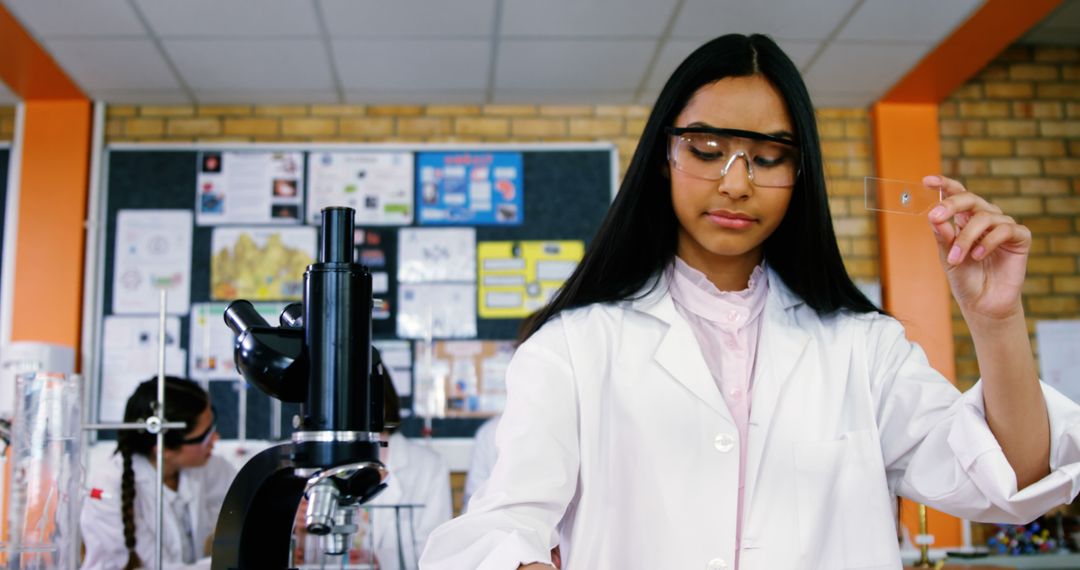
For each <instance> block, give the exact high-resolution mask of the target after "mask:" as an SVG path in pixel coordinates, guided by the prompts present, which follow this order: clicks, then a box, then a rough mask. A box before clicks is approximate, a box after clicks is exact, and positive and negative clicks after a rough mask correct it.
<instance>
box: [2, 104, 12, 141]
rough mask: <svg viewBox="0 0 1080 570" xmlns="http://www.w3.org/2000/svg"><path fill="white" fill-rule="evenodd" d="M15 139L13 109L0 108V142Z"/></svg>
mask: <svg viewBox="0 0 1080 570" xmlns="http://www.w3.org/2000/svg"><path fill="white" fill-rule="evenodd" d="M14 137H15V107H4V106H0V141H5V142H7V141H11V139H12V138H14Z"/></svg>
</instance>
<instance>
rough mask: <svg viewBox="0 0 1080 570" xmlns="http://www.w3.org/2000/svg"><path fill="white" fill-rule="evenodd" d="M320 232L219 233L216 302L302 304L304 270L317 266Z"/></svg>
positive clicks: (214, 263)
mask: <svg viewBox="0 0 1080 570" xmlns="http://www.w3.org/2000/svg"><path fill="white" fill-rule="evenodd" d="M315 234H316V230H315V228H313V227H310V226H304V227H298V228H273V227H261V228H260V227H249V228H214V235H213V238H211V242H210V243H211V248H212V249H211V251H212V253H213V257H212V259H211V260H210V298H211V299H213V300H215V301H232V300H234V299H247V300H249V301H299V300H301V299H302V298H303V295H304V271H305V270H306V269H307V266H308V265H311V264H312V263H314V262H315V247H316V243H315V237H316V236H315Z"/></svg>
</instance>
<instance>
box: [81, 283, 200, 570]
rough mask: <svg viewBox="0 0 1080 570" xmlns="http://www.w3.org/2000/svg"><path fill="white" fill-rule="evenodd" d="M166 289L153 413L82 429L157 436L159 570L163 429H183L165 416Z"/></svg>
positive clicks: (160, 319)
mask: <svg viewBox="0 0 1080 570" xmlns="http://www.w3.org/2000/svg"><path fill="white" fill-rule="evenodd" d="M165 301H166V293H165V290H164V289H162V290H161V298H160V301H159V303H160V307H159V309H158V373H157V401H156V402H154V414H153V415H152V416H150V417H148V418H146V420H145V421H142V422H120V423H98V424H85V425H83V429H84V430H88V431H99V430H105V429H107V430H117V431H128V430H146V432H147V433H150V434H153V435H156V436H157V457H156V460H157V462H156V463H155V465H156V466H157V542H156V544H155V545H154V560H156V561H157V566H155V568H157V569H158V570H161V564H162V559H161V527H162V523H163V522H164V516H163V507H164V504H165V494H164V489H163V487H164V486H165V475H164V471H162V469H161V463H162V462H163V461H164V448H165V440H164V437H165V430H169V429H185V428H186V427H187V424H185V423H184V422H170V421H167V420H166V419H165Z"/></svg>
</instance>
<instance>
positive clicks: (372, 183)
mask: <svg viewBox="0 0 1080 570" xmlns="http://www.w3.org/2000/svg"><path fill="white" fill-rule="evenodd" d="M308 176H309V184H308V208H307V210H308V223H310V224H315V225H318V224H319V223H320V222H321V219H322V218H321V216H322V210H323V208H326V207H329V206H345V207H349V208H352V209H353V210H355V211H356V225H358V226H361V225H368V226H404V225H408V224H410V223H412V220H413V189H412V184H413V155H412V153H411V152H313V153H311V154H309V155H308Z"/></svg>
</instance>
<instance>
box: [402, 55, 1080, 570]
mask: <svg viewBox="0 0 1080 570" xmlns="http://www.w3.org/2000/svg"><path fill="white" fill-rule="evenodd" d="M924 183H926V184H928V185H933V186H940V187H941V188H942V189H943V190H944V192H945V194H946V195H947V197H946V198H945V199H944V200H943V202H942V204H941V205H940V207H937V208H935V209H934V210H933V211H932V212H931V213H930V217H929V220H928V221H929V224H930V228H929V229H932V230H933V231H934V232H935V234H936V235H937V240H938V244H939V249H940V251H941V262H942V264H943V265H944V267H945V269H946V271H947V273H948V277H949V282H950V285H951V288H952V292H953V295H954V296H955V298H956V300H957V302H958V303H959V306H960V308H961V311H962V312H963V315H964V318H965V319H966V321H967V323H968V326H969V328H970V329H971V333H972V337H973V339H974V341H975V346H976V351H977V353H978V357H979V364H980V368H981V371H982V374H983V378H982V380H981V382H980V383H979V384H978V385H976V386H975V387H974V388H973V389H971V390H969V391H968V392H967V393H965V394H963V395H961V394H960V393H959V392H957V390H956V389H955V388H954V387H953V386H952V385H951V384H950V383H949V382H948V381H947V380H946V379H945V378H943V377H942V376H941V375H940V374H938V373H937V372H936V371H935V370H934V369H933V368H931V367H930V365H929V364H928V363H927V360H926V357H925V355H924V354H923V352H922V350H921V349H919V348H918V347H917V346H916V345H914V344H912V343H910V342H909V341H907V340H906V339H905V337H904V330H903V327H902V326H901V325H900V324H899V323H898V322H897V321H895V320H894V319H892V318H890V317H888V316H886V315H884V314H881V313H880V312H878V311H876V310H875V308H874V307H873V306H872V305H871V304H870V303H869V302H868V301H867V300H866V298H865V297H864V296H863V295H861V294H860V293H859V291H858V289H856V287H855V286H854V285H853V284H852V282H851V280H850V278H849V277H848V275H847V274H846V273H845V270H844V266H843V263H842V261H841V257H840V253H839V251H838V248H837V245H836V239H835V235H834V233H833V229H832V224H831V221H830V215H829V209H828V203H827V200H826V189H825V183H824V176H823V169H822V159H821V151H820V148H819V142H818V134H817V128H816V125H815V122H814V109H813V107H812V106H811V102H810V98H809V96H808V94H807V91H806V87H805V85H804V84H803V82H802V79H801V78H800V76H799V73H798V71H797V69H796V68H795V66H794V65H793V64H792V62H791V61H790V60H789V59H788V58H787V56H785V55H784V54H783V52H782V51H781V50H780V49H779V48H778V47H777V46H776V44H775V43H773V42H772V41H771V40H769V39H768V38H766V37H764V36H760V35H754V36H749V37H746V36H741V35H729V36H724V37H721V38H718V39H716V40H713V41H711V42H709V43H707V44H705V45H704V46H702V47H700V48H699V49H698V50H696V51H695V52H694V53H693V54H691V55H690V56H689V57H688V58H687V59H686V61H684V62H683V63H682V64H681V65H680V66H679V68H678V69H676V71H675V72H674V74H673V75H672V77H671V78H670V79H669V80H668V82H667V84H666V85H665V86H664V89H663V91H662V92H661V94H660V96H659V99H658V101H657V103H656V106H655V107H654V109H653V111H652V114H651V115H650V117H649V119H648V122H647V124H646V127H645V129H644V132H643V134H642V137H641V142H640V144H639V146H638V148H637V151H636V153H635V154H634V158H633V160H632V161H631V163H630V166H629V169H628V170H627V173H626V176H625V179H624V181H623V184H622V187H621V189H620V191H619V194H618V196H617V197H616V199H615V202H614V204H613V205H612V208H611V210H610V212H609V214H608V216H607V218H606V220H605V221H604V223H603V225H602V227H601V229H600V231H599V234H598V235H597V237H596V238H595V240H594V241H593V243H592V244H591V245H590V248H589V250H588V252H587V253H586V255H585V258H584V259H583V260H582V263H581V264H580V265H579V267H578V268H577V270H576V271H575V273H574V274H573V276H572V277H571V278H570V279H569V281H568V282H567V283H566V285H565V286H564V287H563V289H562V290H561V292H560V293H559V294H558V295H557V296H556V298H555V299H554V300H553V301H552V302H551V304H550V305H549V306H547V307H546V308H545V309H543V310H542V311H540V312H539V313H538V314H537V315H536V316H535V318H534V319H533V320H532V322H531V323H529V326H528V327H527V328H526V330H525V335H524V336H525V337H526V338H527V340H525V342H524V343H523V344H522V345H521V346H520V348H519V349H518V351H517V354H516V355H515V358H514V360H513V362H512V363H511V365H510V369H509V370H508V372H507V385H508V386H507V389H508V400H507V405H506V411H505V413H504V414H503V417H502V420H501V422H500V424H499V428H498V432H497V436H496V442H497V446H498V460H497V461H496V464H495V468H494V470H493V472H492V475H491V478H490V479H489V481H488V482H487V484H486V485H484V486H483V487H481V489H480V490H479V491H478V493H477V494H476V496H474V497H473V499H472V502H471V503H470V505H469V510H468V512H467V513H466V514H465V515H464V516H462V517H460V518H458V519H456V520H453V521H451V522H449V523H447V524H446V525H443V526H442V527H440V528H439V529H438V530H436V531H435V532H434V533H433V534H432V536H431V539H430V540H429V542H428V547H427V549H426V551H425V552H424V555H423V558H422V561H421V567H423V568H425V570H442V569H451V568H453V569H458V568H483V569H485V570H489V569H490V570H513V569H515V568H518V567H519V566H522V567H525V568H550V567H551V566H552V565H557V564H558V563H559V562H560V560H561V562H562V563H564V564H565V567H566V568H570V569H583V568H613V569H614V568H650V569H651V568H680V569H681V568H708V569H711V570H718V569H728V568H741V569H743V570H750V569H776V568H784V569H787V570H790V569H803V568H806V569H809V568H828V569H830V570H832V569H838V568H861V569H878V568H880V569H885V568H889V569H893V568H895V569H897V570H899V568H900V558H899V552H898V548H897V541H896V529H895V525H894V522H893V521H894V514H893V511H892V509H893V505H895V501H894V500H893V498H892V497H893V496H894V495H902V496H904V497H908V498H911V499H913V500H915V501H920V502H923V503H927V504H929V505H931V506H934V507H937V508H940V509H942V510H945V511H947V512H950V513H953V514H956V515H959V516H963V517H967V518H971V519H976V520H997V521H1004V522H1021V521H1027V520H1030V519H1033V518H1035V517H1036V516H1037V515H1039V514H1041V513H1043V512H1044V511H1046V510H1047V509H1049V508H1051V507H1053V506H1055V505H1057V504H1060V503H1063V502H1067V501H1069V500H1070V499H1071V498H1072V497H1073V496H1074V495H1075V494H1076V490H1077V489H1078V488H1080V437H1078V435H1080V430H1077V428H1076V427H1075V424H1076V423H1077V422H1080V407H1077V406H1076V405H1074V404H1072V403H1071V402H1069V401H1068V400H1067V399H1065V398H1064V397H1063V396H1061V395H1059V394H1058V393H1057V392H1054V391H1053V390H1052V389H1050V388H1049V387H1046V386H1043V385H1041V384H1040V382H1039V381H1038V378H1037V375H1036V370H1035V364H1034V360H1033V358H1032V353H1031V346H1030V343H1029V341H1028V336H1027V328H1026V326H1025V322H1024V315H1023V310H1022V307H1021V302H1020V291H1021V285H1022V283H1023V281H1024V272H1025V266H1026V262H1027V255H1028V251H1029V249H1030V244H1031V234H1030V232H1029V231H1028V230H1027V229H1026V228H1025V227H1023V226H1021V225H1018V224H1017V223H1016V222H1015V221H1014V220H1012V219H1011V218H1009V217H1008V216H1006V215H1004V214H1002V213H1001V211H1000V210H999V209H998V208H996V207H995V206H993V205H992V204H989V203H988V202H986V201H985V200H984V199H982V198H980V197H979V196H978V195H976V194H974V193H971V192H968V191H966V189H965V188H964V187H963V186H961V185H960V184H959V183H958V182H956V181H952V180H948V179H945V178H942V177H938V176H929V177H927V178H926V179H924Z"/></svg>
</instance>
